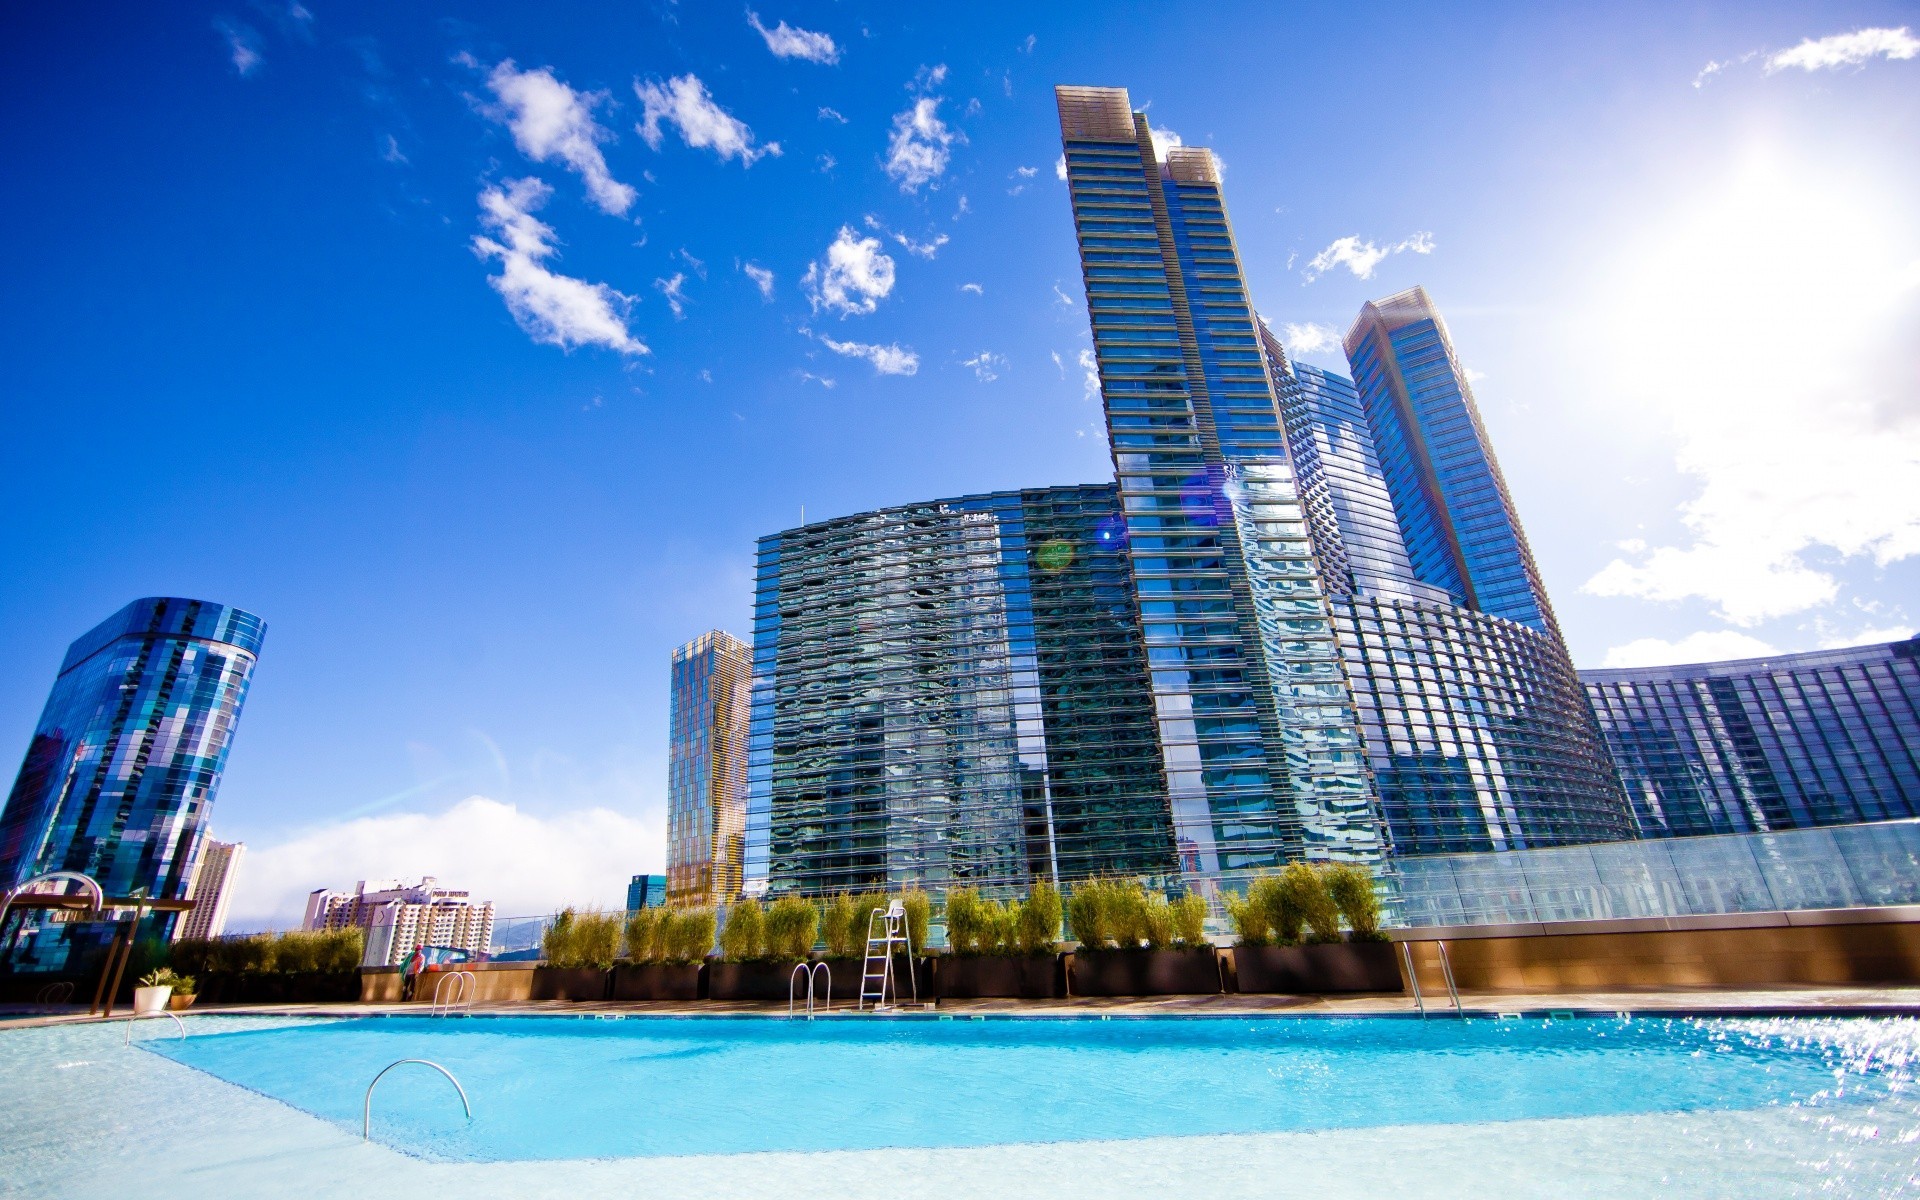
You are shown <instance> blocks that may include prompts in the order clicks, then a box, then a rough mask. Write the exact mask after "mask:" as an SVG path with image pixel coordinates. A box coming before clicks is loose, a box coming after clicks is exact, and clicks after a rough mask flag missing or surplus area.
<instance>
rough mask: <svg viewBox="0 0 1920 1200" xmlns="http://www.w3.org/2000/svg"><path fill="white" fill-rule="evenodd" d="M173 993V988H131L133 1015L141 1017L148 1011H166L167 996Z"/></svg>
mask: <svg viewBox="0 0 1920 1200" xmlns="http://www.w3.org/2000/svg"><path fill="white" fill-rule="evenodd" d="M171 995H173V988H172V987H171V986H168V987H137V988H135V989H133V1015H134V1016H136V1017H143V1016H146V1015H148V1014H149V1013H162V1012H165V1011H167V997H169V996H171Z"/></svg>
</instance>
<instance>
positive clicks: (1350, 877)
mask: <svg viewBox="0 0 1920 1200" xmlns="http://www.w3.org/2000/svg"><path fill="white" fill-rule="evenodd" d="M1320 878H1321V879H1322V880H1323V881H1324V882H1325V883H1326V885H1327V894H1328V895H1330V896H1332V897H1333V902H1334V904H1335V906H1337V907H1338V908H1339V909H1340V915H1341V916H1343V917H1345V918H1346V919H1347V928H1349V929H1351V930H1353V940H1354V941H1356V942H1378V941H1384V940H1385V937H1384V935H1382V934H1381V932H1380V897H1379V895H1377V894H1376V893H1375V892H1374V890H1373V872H1371V871H1369V870H1367V868H1365V867H1363V866H1361V865H1359V864H1358V863H1333V864H1331V865H1329V866H1327V867H1326V868H1325V869H1324V870H1322V871H1321V874H1320Z"/></svg>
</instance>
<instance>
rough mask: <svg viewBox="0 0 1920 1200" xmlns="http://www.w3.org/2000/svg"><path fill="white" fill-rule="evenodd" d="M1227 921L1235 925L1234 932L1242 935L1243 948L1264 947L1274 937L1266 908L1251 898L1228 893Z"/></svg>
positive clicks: (1226, 899)
mask: <svg viewBox="0 0 1920 1200" xmlns="http://www.w3.org/2000/svg"><path fill="white" fill-rule="evenodd" d="M1225 901H1226V906H1227V920H1229V921H1231V922H1232V923H1233V931H1234V932H1235V933H1237V934H1239V935H1240V944H1241V945H1242V946H1264V945H1266V944H1267V941H1268V939H1269V938H1270V937H1272V933H1271V929H1272V923H1271V922H1269V921H1268V920H1267V910H1266V906H1265V905H1262V904H1259V903H1257V902H1255V901H1254V900H1253V899H1252V898H1251V897H1248V896H1238V895H1235V894H1234V893H1232V892H1228V893H1227V894H1226V897H1225Z"/></svg>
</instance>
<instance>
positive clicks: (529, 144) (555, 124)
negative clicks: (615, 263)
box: [487, 59, 634, 216]
mask: <svg viewBox="0 0 1920 1200" xmlns="http://www.w3.org/2000/svg"><path fill="white" fill-rule="evenodd" d="M487 86H488V87H489V88H491V89H492V90H493V94H494V96H495V97H496V98H497V99H498V100H499V104H498V106H497V107H495V108H493V109H490V110H489V114H488V115H490V116H492V117H494V118H495V119H496V120H498V121H500V122H501V123H502V124H504V125H506V127H507V128H508V129H509V130H510V131H511V132H512V133H513V141H514V144H515V145H516V146H518V147H520V152H521V153H522V154H524V155H526V156H527V157H528V158H530V159H532V160H533V161H534V162H538V163H544V162H552V161H554V160H556V159H557V160H559V161H560V162H561V163H563V164H565V165H566V166H567V167H568V168H569V169H570V170H572V171H573V172H574V173H575V174H577V175H579V176H580V178H581V180H582V182H584V183H585V184H586V185H587V194H588V195H589V196H592V197H593V202H594V203H595V204H597V205H599V206H600V210H601V211H602V212H605V213H609V214H612V215H615V216H618V215H621V214H624V213H625V212H626V211H627V209H628V208H630V207H632V205H633V199H634V191H633V189H632V188H631V187H629V186H627V185H626V184H624V183H621V182H620V181H619V180H617V179H615V178H614V177H613V174H612V173H611V172H610V171H609V170H608V169H607V160H606V158H605V156H603V155H602V154H601V153H600V143H601V142H607V141H612V140H613V133H612V132H611V131H610V130H608V129H607V128H605V127H604V126H602V125H601V124H600V123H599V122H597V121H595V120H594V119H593V110H594V109H595V108H596V107H598V106H599V105H600V104H603V103H605V102H606V100H607V99H608V97H607V94H606V93H605V92H579V91H575V90H574V89H573V88H570V87H568V86H567V85H566V84H564V83H562V82H560V81H559V80H558V79H556V78H554V75H553V72H552V71H551V70H549V69H547V68H546V67H541V68H539V69H537V70H532V71H522V70H519V69H518V68H516V67H515V66H514V64H513V60H512V59H507V60H505V61H503V62H501V63H500V64H499V65H498V66H496V67H494V68H493V70H492V71H491V72H489V73H488V75H487Z"/></svg>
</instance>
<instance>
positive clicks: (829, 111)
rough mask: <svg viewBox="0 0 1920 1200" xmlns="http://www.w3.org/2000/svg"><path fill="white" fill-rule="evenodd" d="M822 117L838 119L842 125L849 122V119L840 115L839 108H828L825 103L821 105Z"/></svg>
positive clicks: (824, 119)
mask: <svg viewBox="0 0 1920 1200" xmlns="http://www.w3.org/2000/svg"><path fill="white" fill-rule="evenodd" d="M820 119H821V120H822V121H837V122H839V123H840V124H842V125H845V124H846V123H847V119H846V118H845V117H843V116H841V115H840V110H839V109H837V108H828V107H826V106H825V105H821V106H820Z"/></svg>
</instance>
